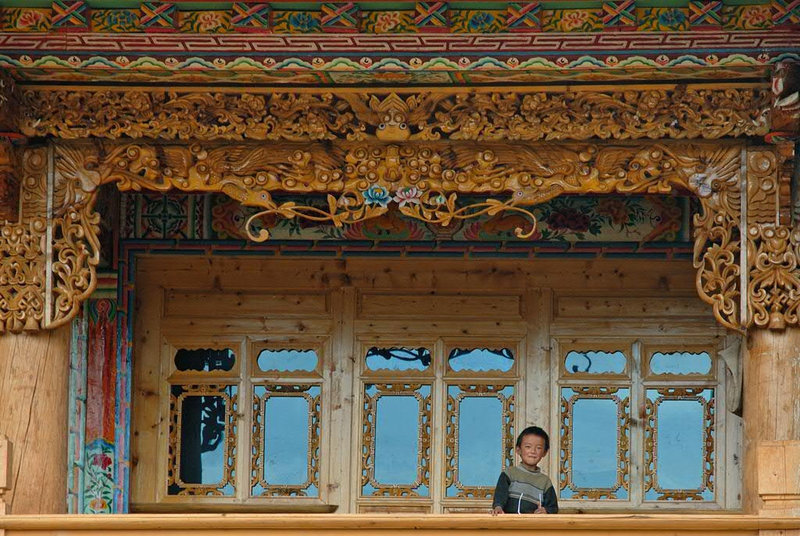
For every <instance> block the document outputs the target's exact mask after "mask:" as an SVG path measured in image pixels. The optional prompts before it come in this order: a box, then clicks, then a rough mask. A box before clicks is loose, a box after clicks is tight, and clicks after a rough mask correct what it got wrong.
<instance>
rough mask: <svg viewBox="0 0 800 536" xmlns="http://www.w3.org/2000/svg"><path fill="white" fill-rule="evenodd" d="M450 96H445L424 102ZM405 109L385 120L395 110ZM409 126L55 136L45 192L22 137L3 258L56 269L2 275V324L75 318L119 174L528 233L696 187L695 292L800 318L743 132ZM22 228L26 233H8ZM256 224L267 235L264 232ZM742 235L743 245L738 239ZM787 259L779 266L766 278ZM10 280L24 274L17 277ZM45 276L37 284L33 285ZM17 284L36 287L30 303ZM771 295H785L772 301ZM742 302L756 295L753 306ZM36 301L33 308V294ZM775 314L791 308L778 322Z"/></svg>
mask: <svg viewBox="0 0 800 536" xmlns="http://www.w3.org/2000/svg"><path fill="white" fill-rule="evenodd" d="M400 103H404V105H406V106H410V104H409V101H408V99H407V100H402V99H399V98H398V99H395V100H393V101H391V102H388V103H387V101H386V100H382V101H377V104H374V106H375V107H376V108H380V106H383V109H382V110H381V111H382V112H383V113H387V114H391V113H395V112H396V110H397V109H399V108H401V105H400ZM441 104H442V101H435V102H433V103H429V104H428V106H441ZM403 117H406V116H401V117H399V118H397V117H394V118H389V119H385V120H386V121H389V120H390V119H391V121H393V122H397V121H398V120H401V119H403ZM401 124H402V123H401ZM400 126H401V125H394V126H393V127H392V128H394V127H397V128H396V129H395V131H394V134H391V135H390V134H386V135H384V140H383V141H378V140H373V141H353V140H352V139H351V140H349V141H348V140H341V141H340V140H335V141H331V142H328V143H326V144H324V145H323V144H310V145H309V144H299V143H297V144H295V143H280V144H274V145H273V144H264V143H253V142H250V143H237V144H224V143H223V144H214V143H206V144H203V143H194V144H192V145H185V144H178V143H172V144H165V143H158V144H157V143H137V142H99V141H93V142H89V141H80V142H77V141H76V142H59V143H55V144H53V158H52V161H53V166H52V167H53V169H52V188H51V190H52V197H51V198H50V199H49V200H48V195H49V194H48V191H47V188H46V185H47V184H48V183H47V178H46V176H47V169H48V165H49V164H48V162H49V157H48V153H47V149H46V148H38V149H26V150H25V151H24V155H23V158H22V172H21V183H22V188H21V192H22V193H21V196H20V207H21V211H20V220H19V222H20V223H19V225H22V226H21V227H19V226H18V227H13V226H11V227H8V233H10V234H9V235H8V236H7V237H4V239H3V240H4V242H3V244H2V247H3V248H6V251H5V252H4V253H3V255H4V259H5V258H8V259H19V260H14V261H12V262H9V263H4V264H3V270H6V271H9V270H11V271H13V270H19V269H20V268H18V267H17V268H12V267H13V266H16V265H15V263H17V264H18V263H19V262H23V261H22V260H21V259H24V258H26V257H25V256H26V255H28V257H29V258H31V259H33V258H36V259H40V258H41V256H45V257H46V258H47V259H50V261H49V262H50V267H51V270H50V271H46V270H45V268H46V267H47V263H46V262H44V264H43V263H42V262H43V261H40V260H37V261H36V262H27V261H25V268H24V269H25V270H28V271H30V270H34V271H35V270H38V272H37V273H38V275H34V274H33V273H31V274H29V275H26V276H25V277H24V279H25V281H26V282H28V283H26V284H28V285H33V287H26V290H25V291H23V292H20V290H19V287H18V286H17V287H14V285H11V284H9V285H5V286H3V289H2V291H0V292H3V293H4V297H3V300H4V302H3V312H2V314H3V315H4V317H3V318H2V319H0V320H2V321H3V322H4V329H14V330H17V329H22V328H23V327H26V329H36V326H39V327H51V326H55V325H57V324H58V323H62V322H65V321H67V320H68V319H69V318H70V317H71V316H72V315H73V314H74V313H75V310H76V307H77V304H78V303H79V302H80V301H81V300H82V299H83V298H85V296H87V295H88V293H89V292H91V290H92V289H93V287H94V281H95V275H94V266H95V265H96V264H97V261H98V255H99V252H98V245H97V239H96V233H97V224H98V221H97V217H96V215H94V213H93V211H92V206H93V202H94V196H95V194H96V190H97V188H98V187H100V186H101V185H103V184H108V183H115V184H116V185H117V187H118V188H120V189H121V190H151V191H167V190H170V189H177V190H181V191H187V192H221V193H225V194H227V195H228V196H230V197H231V198H233V199H236V200H238V201H239V202H240V203H242V204H244V205H248V206H254V207H258V208H260V209H261V210H262V214H263V213H265V212H266V213H274V214H279V215H281V216H283V217H304V218H307V219H311V220H318V221H330V222H333V223H334V224H336V223H337V222H338V223H339V224H342V223H348V222H353V221H359V220H362V219H366V218H370V217H375V216H378V215H380V214H383V213H385V211H386V210H389V209H390V208H392V207H390V204H394V205H396V206H397V209H398V210H400V211H401V212H403V213H404V214H406V215H408V216H411V217H414V218H418V219H421V220H424V221H427V222H435V223H438V224H440V225H447V224H448V223H450V222H451V221H453V220H457V219H463V218H467V217H472V216H474V215H477V214H481V213H489V212H492V213H494V212H499V211H501V210H510V211H516V212H521V213H523V214H524V215H526V216H528V218H529V220H530V221H531V227H530V228H525V229H520V230H519V231H518V235H519V236H524V235H525V234H526V233H530V232H531V231H532V229H533V225H534V223H535V221H534V220H533V217H532V214H530V212H529V211H527V210H526V209H525V208H524V207H526V206H530V205H532V204H536V203H540V202H542V201H545V200H547V199H550V198H552V197H555V196H558V195H561V194H607V193H647V194H668V193H671V192H674V191H676V190H681V191H689V192H693V193H694V194H696V195H697V197H698V198H699V200H700V204H701V207H702V210H701V213H700V214H698V215H696V216H695V219H694V224H695V249H694V265H695V267H696V268H697V270H698V271H697V289H698V292H699V294H700V297H701V298H702V299H704V300H705V301H707V302H708V303H710V304H712V306H713V309H714V314H715V315H716V317H717V319H718V320H719V321H720V322H721V323H722V324H723V325H725V326H727V327H730V328H734V329H743V328H744V327H746V326H747V325H748V324H749V323H750V322H754V323H755V325H758V326H762V325H767V324H768V325H771V326H773V327H780V326H781V325H784V324H797V323H798V322H800V321H799V320H798V319H797V318H796V310H797V308H798V307H797V305H796V303H797V301H798V300H797V298H796V296H795V294H792V292H795V291H794V290H791V289H795V288H797V285H796V283H795V282H796V280H797V273H798V272H797V269H796V268H793V267H792V266H794V265H793V264H792V262H790V261H789V260H787V259H788V257H787V255H791V254H796V253H792V252H795V251H796V247H797V243H798V242H797V238H796V237H795V234H794V233H791V232H789V234H788V238H787V239H786V240H788V242H786V244H785V245H784V244H783V242H782V240H783V238H780V237H784V236H785V235H786V233H784V232H783V231H778V230H777V228H776V230H774V231H770V228H769V226H765V225H766V224H767V223H769V221H767V220H769V215H770V214H771V213H770V210H773V211H774V209H770V207H775V203H776V201H775V199H776V197H775V195H778V194H774V195H773V192H774V191H775V192H778V191H782V190H783V189H782V188H781V187H780V184H779V183H780V181H779V180H777V179H776V176H777V175H776V174H777V170H778V169H779V168H780V166H779V165H778V164H779V163H778V162H777V157H776V156H775V151H774V150H773V149H758V150H756V149H747V150H744V151H743V146H742V145H741V144H732V143H715V144H710V143H702V142H700V143H688V142H680V143H678V142H674V143H654V142H648V143H638V144H621V143H618V144H601V143H563V144H555V143H548V144H546V145H545V144H534V143H527V142H513V143H512V142H503V143H499V142H498V143H494V142H485V143H475V142H456V141H447V140H433V141H430V140H420V141H414V140H413V136H414V133H413V132H411V133H410V134H409V139H408V141H405V142H401V141H397V138H398V137H401V135H402V136H405V134H403V133H401V132H400V130H402V129H400ZM407 126H408V125H406V127H407ZM386 128H387V127H386V124H385V125H384V130H385V129H386ZM398 129H400V130H398ZM385 136H389V137H390V138H391V139H389V138H386V137H385ZM743 154H744V155H746V159H745V161H744V162H742V155H743ZM743 170H746V171H747V174H748V191H747V192H746V194H747V195H748V197H749V199H750V204H749V205H748V206H749V207H750V208H749V209H748V230H747V231H746V232H745V231H742V230H740V228H739V227H740V216H741V211H742V192H741V188H740V183H741V179H742V171H743ZM274 193H298V194H309V193H311V194H313V193H324V194H327V201H326V202H324V203H323V204H322V205H319V204H313V203H309V204H303V205H301V204H298V203H297V202H296V201H293V202H283V203H280V202H278V201H276V200H275V199H273V197H272V196H273V194H274ZM466 194H480V195H483V196H493V197H495V198H494V199H488V200H482V201H479V202H478V203H477V204H475V203H473V204H469V203H466V204H462V205H460V204H458V202H457V201H458V199H459V196H463V195H466ZM783 197H786V196H785V195H784V196H783ZM48 203H49V206H50V208H51V210H52V219H51V221H50V222H49V223H50V230H49V232H50V234H49V236H50V239H51V241H50V242H47V241H46V238H47V236H48V235H47V226H46V225H45V226H44V228H42V226H41V223H36V225H38V227H36V225H34V222H35V221H39V220H37V218H41V217H42V215H43V214H46V213H47V207H48ZM772 221H777V220H775V219H774V218H773V220H772ZM753 225H758V226H759V227H755V228H752V227H751V226H753ZM14 233H16V235H14ZM19 233H23V234H25V235H26V237H25V238H23V237H22V236H19V237H18V238H13V239H12V235H14V236H17V235H19ZM770 233H773V234H770ZM768 234H769V236H768ZM28 235H29V236H28ZM251 236H252V238H253V239H264V238H266V235H265V234H262V232H261V231H259V232H258V233H256V232H253V233H252V235H251ZM744 237H746V239H747V241H748V246H747V247H748V249H747V251H746V252H743V251H742V240H743V238H744ZM775 237H778V238H775ZM20 244H27V245H26V246H24V247H23V246H21V245H20ZM40 244H44V245H40ZM20 248H21V249H20ZM26 248H27V249H28V250H29V252H25V251H24V250H25V249H26ZM37 248H38V249H37ZM784 250H785V253H780V254H779V253H778V252H783V251H784ZM745 254H746V255H747V257H748V259H749V261H748V273H747V274H746V276H747V280H748V281H749V282H750V283H749V284H748V292H747V295H746V296H742V285H743V275H745V274H742V273H741V271H740V264H741V257H742V255H745ZM778 269H780V270H781V274H782V275H781V276H780V277H778V276H777V275H776V274H775V273H773V274H772V275H767V274H768V273H769V272H770V271H772V272H775V270H778ZM45 273H46V274H47V275H45ZM7 277H8V279H7V280H8V281H12V280H13V281H16V280H18V279H19V277H20V276H19V275H18V273H17V274H9V275H8V276H7ZM47 277H49V278H51V279H50V283H52V287H51V288H52V290H53V292H52V294H50V295H47V294H46V292H45V291H44V288H45V287H46V285H47V282H46V278H47ZM15 278H16V279H15ZM34 287H35V288H36V289H38V290H35V291H33V292H32V289H33V288H34ZM787 289H788V290H787ZM776 293H777V294H776ZM34 294H35V295H36V299H34ZM22 295H24V296H27V297H26V298H24V300H23V299H22V298H21V297H20V296H22ZM773 295H775V296H776V297H773V298H770V296H773ZM20 300H22V301H20ZM742 301H746V302H747V304H748V305H747V307H748V309H747V314H745V315H742V310H741V304H742ZM38 302H41V305H40V304H39V303H38ZM34 303H35V307H34V306H32V305H28V304H34ZM24 309H29V310H30V313H26V312H23V310H24ZM765 311H766V312H765ZM775 314H779V315H783V324H782V323H781V322H779V321H778V320H776V318H777V317H775V316H774V315H775ZM787 315H788V316H787Z"/></svg>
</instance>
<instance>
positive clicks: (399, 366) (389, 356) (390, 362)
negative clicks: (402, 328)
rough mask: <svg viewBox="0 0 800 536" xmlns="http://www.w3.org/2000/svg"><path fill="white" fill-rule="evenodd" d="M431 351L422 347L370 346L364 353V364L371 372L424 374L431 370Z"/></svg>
mask: <svg viewBox="0 0 800 536" xmlns="http://www.w3.org/2000/svg"><path fill="white" fill-rule="evenodd" d="M431 359H432V358H431V351H430V350H429V349H428V348H426V347H424V346H418V347H412V346H387V347H380V346H372V347H370V348H369V349H368V350H367V351H366V355H365V357H364V364H365V366H366V370H368V371H372V372H377V373H380V372H403V373H418V374H426V373H430V370H431Z"/></svg>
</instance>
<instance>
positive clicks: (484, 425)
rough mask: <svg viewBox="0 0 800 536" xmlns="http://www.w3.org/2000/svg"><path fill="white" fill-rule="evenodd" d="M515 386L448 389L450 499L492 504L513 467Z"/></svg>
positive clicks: (447, 443) (446, 485)
mask: <svg viewBox="0 0 800 536" xmlns="http://www.w3.org/2000/svg"><path fill="white" fill-rule="evenodd" d="M515 412H516V407H515V401H514V386H513V385H484V384H476V385H448V386H447V417H446V418H447V420H446V438H445V464H446V465H445V467H446V474H445V488H446V496H447V497H448V498H469V499H490V498H491V497H492V493H493V491H494V486H495V484H496V482H497V475H499V474H500V472H501V471H502V470H503V469H504V468H505V467H508V466H509V465H512V464H513V463H514V420H515Z"/></svg>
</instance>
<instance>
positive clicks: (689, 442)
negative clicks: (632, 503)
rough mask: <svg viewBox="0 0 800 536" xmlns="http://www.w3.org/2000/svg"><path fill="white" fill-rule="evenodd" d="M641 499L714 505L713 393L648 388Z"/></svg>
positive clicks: (709, 390) (714, 439) (714, 435)
mask: <svg viewBox="0 0 800 536" xmlns="http://www.w3.org/2000/svg"><path fill="white" fill-rule="evenodd" d="M645 404H646V406H645V408H646V409H645V500H648V501H649V500H658V501H713V500H714V480H715V478H714V473H715V471H714V469H715V467H714V466H715V463H716V457H715V445H714V443H715V441H716V430H715V421H716V409H715V400H714V389H709V388H704V387H696V388H692V387H687V388H680V387H665V388H659V389H647V393H646V399H645Z"/></svg>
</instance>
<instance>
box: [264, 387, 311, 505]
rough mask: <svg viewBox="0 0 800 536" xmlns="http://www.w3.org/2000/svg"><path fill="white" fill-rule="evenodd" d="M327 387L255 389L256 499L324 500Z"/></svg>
mask: <svg viewBox="0 0 800 536" xmlns="http://www.w3.org/2000/svg"><path fill="white" fill-rule="evenodd" d="M321 391H322V389H321V386H319V385H299V384H298V385H290V384H263V385H254V386H253V439H252V449H251V450H252V463H251V474H250V493H251V495H253V496H298V497H317V496H319V468H320V467H319V466H320V436H321V434H320V431H321V430H320V422H321V417H322V409H321Z"/></svg>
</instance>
